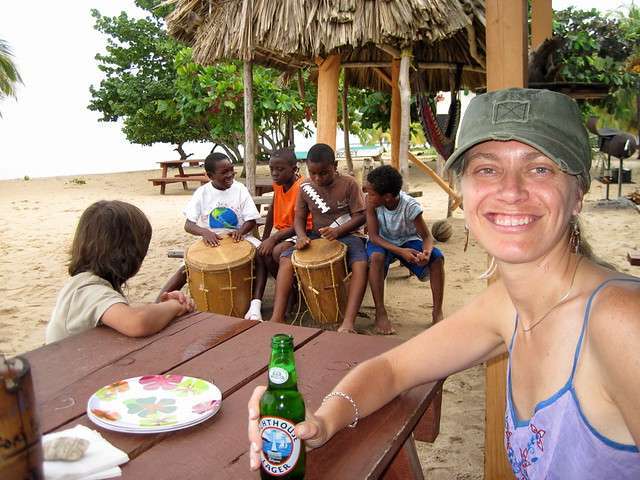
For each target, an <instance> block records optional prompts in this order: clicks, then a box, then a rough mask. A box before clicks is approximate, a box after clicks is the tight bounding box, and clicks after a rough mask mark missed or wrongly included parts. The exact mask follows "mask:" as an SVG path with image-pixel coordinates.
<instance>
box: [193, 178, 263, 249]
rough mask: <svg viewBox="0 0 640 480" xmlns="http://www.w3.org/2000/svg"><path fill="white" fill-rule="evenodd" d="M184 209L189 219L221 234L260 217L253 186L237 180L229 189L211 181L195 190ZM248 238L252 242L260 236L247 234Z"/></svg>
mask: <svg viewBox="0 0 640 480" xmlns="http://www.w3.org/2000/svg"><path fill="white" fill-rule="evenodd" d="M183 213H184V216H185V217H186V218H187V220H190V221H192V222H194V223H195V224H196V225H198V226H199V227H203V228H208V229H209V230H213V231H214V232H216V233H218V234H220V235H224V234H225V233H228V232H231V231H233V230H238V229H240V228H242V225H244V223H245V222H248V221H250V220H257V219H259V218H260V212H258V209H257V208H256V205H255V203H254V202H253V199H252V198H251V194H250V193H249V190H248V189H247V187H245V186H244V185H243V184H242V183H240V182H236V181H234V182H233V184H232V185H231V186H230V187H229V188H228V189H226V190H219V189H217V188H215V187H214V186H213V184H212V183H211V182H209V183H207V184H205V185H202V186H201V187H199V188H198V189H197V190H196V191H195V192H194V193H193V196H192V197H191V199H190V200H189V203H188V204H187V206H186V207H185V208H184V210H183ZM245 239H246V240H248V241H250V242H251V243H254V242H253V241H252V240H256V242H257V244H258V245H259V244H260V241H259V240H257V239H255V237H252V236H251V235H247V236H245ZM256 246H257V245H256Z"/></svg>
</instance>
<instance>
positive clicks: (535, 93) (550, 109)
mask: <svg viewBox="0 0 640 480" xmlns="http://www.w3.org/2000/svg"><path fill="white" fill-rule="evenodd" d="M489 140H498V141H507V140H517V141H519V142H522V143H526V144H527V145H530V146H532V147H533V148H535V149H536V150H539V151H540V152H542V153H543V154H544V155H545V156H547V157H549V158H550V159H551V160H553V161H554V162H555V163H557V164H558V166H559V167H560V168H561V169H562V171H564V172H565V173H568V174H570V175H576V176H577V177H578V178H579V180H580V184H581V186H582V189H583V191H584V192H586V191H587V190H589V186H590V184H591V176H590V175H589V170H590V168H591V148H590V146H589V135H588V134H587V130H586V129H585V127H584V125H583V123H582V115H581V114H580V109H579V108H578V105H577V104H576V102H574V101H573V100H572V99H571V98H570V97H568V96H567V95H564V94H562V93H557V92H552V91H549V90H537V89H531V88H509V89H505V90H496V91H494V92H489V93H484V94H482V95H478V96H477V97H475V98H473V99H472V100H471V103H469V106H468V107H467V111H466V112H465V114H464V117H463V118H462V123H461V126H460V132H459V134H458V148H457V149H456V150H455V151H454V152H453V154H452V155H451V156H450V157H449V159H448V160H447V162H446V163H445V166H444V168H445V169H449V168H452V169H454V170H456V171H458V172H460V171H462V169H463V167H464V161H463V158H464V154H465V152H466V151H467V150H469V149H470V148H471V147H473V146H475V145H478V144H479V143H482V142H486V141H489Z"/></svg>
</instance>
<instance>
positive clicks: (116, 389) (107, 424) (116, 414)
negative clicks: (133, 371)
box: [87, 375, 222, 433]
mask: <svg viewBox="0 0 640 480" xmlns="http://www.w3.org/2000/svg"><path fill="white" fill-rule="evenodd" d="M221 401H222V394H221V393H220V390H219V389H218V388H217V387H216V386H215V385H213V384H212V383H209V382H207V381H206V380H202V379H200V378H194V377H187V376H183V375H145V376H142V377H134V378H129V379H126V380H121V381H118V382H115V383H112V384H110V385H106V386H105V387H102V388H101V389H99V390H98V391H97V392H96V393H94V394H93V395H92V396H91V398H89V401H88V402H87V414H88V415H89V418H90V419H91V420H92V421H93V422H94V423H96V424H98V425H100V426H102V427H104V428H111V429H113V430H117V431H125V432H129V433H157V432H161V431H173V430H177V429H180V428H187V427H190V426H192V425H195V424H197V423H200V422H202V421H204V420H206V419H207V418H209V417H211V416H213V415H214V414H215V413H217V411H218V410H219V409H220V405H221Z"/></svg>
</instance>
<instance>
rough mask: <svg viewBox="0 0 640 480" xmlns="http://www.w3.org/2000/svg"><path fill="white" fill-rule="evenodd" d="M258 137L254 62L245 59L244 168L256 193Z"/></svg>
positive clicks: (253, 192) (250, 188) (249, 183)
mask: <svg viewBox="0 0 640 480" xmlns="http://www.w3.org/2000/svg"><path fill="white" fill-rule="evenodd" d="M255 146H256V137H255V131H254V128H253V63H252V62H251V61H250V60H245V61H244V168H245V172H246V174H247V188H248V189H249V193H251V195H255V194H256V148H255Z"/></svg>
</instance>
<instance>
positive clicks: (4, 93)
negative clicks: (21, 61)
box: [0, 38, 22, 118]
mask: <svg viewBox="0 0 640 480" xmlns="http://www.w3.org/2000/svg"><path fill="white" fill-rule="evenodd" d="M18 83H22V77H20V74H19V73H18V69H17V68H16V66H15V64H14V63H13V53H12V52H11V47H9V44H8V43H7V42H6V41H5V40H3V39H1V38H0V100H2V99H4V98H5V97H14V98H16V90H15V87H16V85H17V84H18ZM0 118H2V112H0Z"/></svg>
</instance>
